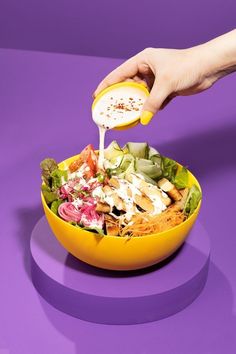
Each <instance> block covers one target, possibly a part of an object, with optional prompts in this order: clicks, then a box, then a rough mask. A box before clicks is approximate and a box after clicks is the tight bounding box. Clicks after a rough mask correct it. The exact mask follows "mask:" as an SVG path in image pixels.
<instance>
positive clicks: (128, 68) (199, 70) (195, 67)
mask: <svg viewBox="0 0 236 354" xmlns="http://www.w3.org/2000/svg"><path fill="white" fill-rule="evenodd" d="M235 39H236V31H232V32H229V33H228V34H226V35H223V36H221V37H218V38H216V39H215V40H212V41H210V42H208V43H205V44H202V45H199V46H196V47H192V48H188V49H162V48H147V49H145V50H143V51H142V52H140V53H138V54H137V55H135V56H133V57H132V58H130V59H128V60H127V61H125V62H124V63H123V64H122V65H120V66H119V67H118V68H116V69H115V70H114V71H112V72H111V73H110V74H108V75H107V76H106V77H105V78H104V79H103V80H102V82H101V83H100V84H99V85H98V87H97V89H96V90H95V93H94V96H95V97H96V95H97V94H98V93H99V92H100V91H102V90H103V89H105V88H106V87H108V86H110V85H112V84H115V83H117V82H121V81H127V80H135V81H138V82H140V83H144V84H145V85H147V86H148V88H149V90H150V95H149V97H148V98H147V100H146V101H145V103H144V106H143V110H142V114H141V118H140V121H141V123H142V124H144V125H146V124H148V123H149V122H150V120H151V119H152V117H153V115H154V114H155V113H157V112H158V111H159V110H160V109H162V108H164V107H165V106H166V105H167V104H168V103H169V102H170V101H171V100H172V99H173V98H174V97H176V96H178V95H182V96H185V95H192V94H196V93H198V92H201V91H203V90H206V89H207V88H209V87H211V86H212V84H213V83H214V82H215V81H216V80H217V79H219V78H220V77H222V76H224V75H226V74H227V73H228V72H231V71H234V70H235V67H236V44H235V43H236V41H235ZM225 47H226V48H227V49H225Z"/></svg>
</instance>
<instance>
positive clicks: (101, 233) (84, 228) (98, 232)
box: [80, 226, 104, 236]
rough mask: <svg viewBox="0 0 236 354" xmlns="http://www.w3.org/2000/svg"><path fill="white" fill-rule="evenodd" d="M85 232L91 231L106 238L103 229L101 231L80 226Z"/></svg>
mask: <svg viewBox="0 0 236 354" xmlns="http://www.w3.org/2000/svg"><path fill="white" fill-rule="evenodd" d="M80 227H81V228H82V229H83V230H87V231H91V232H96V233H97V234H99V235H103V236H104V231H103V230H102V229H99V227H89V226H80Z"/></svg>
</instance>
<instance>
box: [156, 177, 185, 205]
mask: <svg viewBox="0 0 236 354" xmlns="http://www.w3.org/2000/svg"><path fill="white" fill-rule="evenodd" d="M157 185H158V187H160V188H161V189H162V190H163V191H164V192H166V193H167V194H168V195H169V197H170V198H171V199H173V200H174V201H178V200H181V199H182V195H181V193H180V192H179V191H178V189H177V188H176V187H175V186H174V185H173V183H171V182H170V181H168V179H166V178H162V179H160V181H158V182H157Z"/></svg>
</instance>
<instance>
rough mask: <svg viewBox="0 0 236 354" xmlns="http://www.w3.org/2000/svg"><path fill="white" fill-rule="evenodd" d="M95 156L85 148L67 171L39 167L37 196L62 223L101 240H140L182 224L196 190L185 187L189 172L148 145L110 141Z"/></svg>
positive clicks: (48, 162) (47, 163)
mask: <svg viewBox="0 0 236 354" xmlns="http://www.w3.org/2000/svg"><path fill="white" fill-rule="evenodd" d="M104 157H105V160H104V165H103V166H104V167H103V168H102V169H101V168H99V167H98V152H96V151H95V150H94V148H93V146H92V145H88V146H87V147H86V148H85V149H84V150H83V151H82V152H81V154H80V155H79V157H78V158H76V159H75V160H74V161H73V162H72V163H71V164H70V165H69V166H68V167H67V168H66V169H61V168H59V166H58V164H57V162H56V161H55V160H54V159H52V158H47V159H45V160H43V161H42V162H41V164H40V167H41V175H42V180H43V183H42V187H41V189H42V194H43V196H44V198H45V201H46V203H47V205H48V206H49V208H50V209H51V211H52V212H53V213H55V214H56V215H57V216H59V217H60V218H61V219H63V220H64V221H66V222H68V223H70V224H72V225H74V227H80V228H83V229H86V230H91V231H92V232H97V233H99V234H101V235H112V236H121V237H122V236H145V235H150V234H154V233H158V232H162V231H165V230H168V229H170V228H172V227H174V226H177V225H178V224H180V223H182V222H183V221H185V220H186V219H187V218H188V217H189V216H190V215H191V214H192V213H193V212H194V210H195V209H196V208H197V206H198V204H199V201H200V200H201V191H200V190H199V188H198V187H197V186H196V185H192V186H191V187H188V178H189V176H188V170H187V169H186V168H185V167H181V168H180V167H178V165H177V163H176V162H175V161H174V160H172V159H169V158H167V157H164V156H162V155H161V154H160V153H159V152H158V151H157V150H155V149H154V148H153V147H150V146H149V145H148V144H147V143H133V142H129V143H127V144H126V145H125V146H124V147H123V148H122V147H120V146H119V144H118V143H117V142H116V141H113V142H112V143H111V144H110V145H109V146H108V147H107V148H106V149H105V151H104Z"/></svg>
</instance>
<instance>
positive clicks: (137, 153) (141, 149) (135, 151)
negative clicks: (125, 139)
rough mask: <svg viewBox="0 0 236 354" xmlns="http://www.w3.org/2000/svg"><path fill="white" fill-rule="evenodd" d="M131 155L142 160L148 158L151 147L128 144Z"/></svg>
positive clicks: (142, 144)
mask: <svg viewBox="0 0 236 354" xmlns="http://www.w3.org/2000/svg"><path fill="white" fill-rule="evenodd" d="M126 147H127V149H128V150H129V153H130V154H131V155H133V156H134V157H139V158H142V159H146V158H148V153H149V145H148V144H147V143H132V142H130V143H127V144H126Z"/></svg>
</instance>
